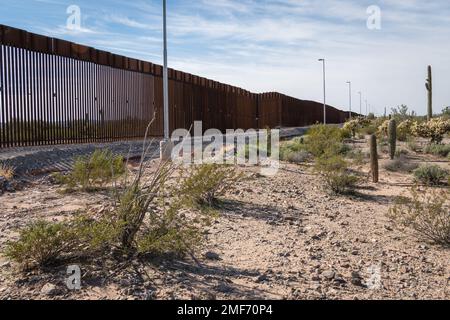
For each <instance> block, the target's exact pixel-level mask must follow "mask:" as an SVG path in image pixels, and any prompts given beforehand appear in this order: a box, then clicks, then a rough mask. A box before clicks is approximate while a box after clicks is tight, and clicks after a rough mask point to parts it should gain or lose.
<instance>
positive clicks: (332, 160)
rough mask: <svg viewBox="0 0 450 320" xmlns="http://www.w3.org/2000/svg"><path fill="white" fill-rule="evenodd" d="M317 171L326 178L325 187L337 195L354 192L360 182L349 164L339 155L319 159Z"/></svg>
mask: <svg viewBox="0 0 450 320" xmlns="http://www.w3.org/2000/svg"><path fill="white" fill-rule="evenodd" d="M316 171H317V172H319V173H320V174H321V175H322V177H323V178H324V182H325V186H326V187H327V188H328V189H329V190H330V191H331V192H333V193H336V194H348V193H351V192H353V191H354V189H355V188H356V186H357V185H358V183H359V181H360V179H359V177H357V176H356V175H354V174H352V173H351V172H350V171H349V170H348V168H347V162H346V161H345V160H344V159H343V158H342V156H339V155H335V156H331V157H323V158H319V159H317V163H316Z"/></svg>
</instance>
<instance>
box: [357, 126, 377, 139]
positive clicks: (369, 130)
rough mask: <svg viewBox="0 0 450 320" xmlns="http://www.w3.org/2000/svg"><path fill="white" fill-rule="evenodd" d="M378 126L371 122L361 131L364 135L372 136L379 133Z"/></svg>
mask: <svg viewBox="0 0 450 320" xmlns="http://www.w3.org/2000/svg"><path fill="white" fill-rule="evenodd" d="M377 130H378V128H377V126H376V125H375V124H373V123H371V124H370V125H368V126H366V127H363V128H361V130H360V133H362V134H363V135H364V136H370V135H372V134H375V133H377Z"/></svg>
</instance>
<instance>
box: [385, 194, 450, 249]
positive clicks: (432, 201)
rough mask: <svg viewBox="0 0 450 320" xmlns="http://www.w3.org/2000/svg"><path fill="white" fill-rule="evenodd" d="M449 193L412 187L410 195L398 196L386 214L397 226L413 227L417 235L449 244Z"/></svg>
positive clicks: (435, 241)
mask: <svg viewBox="0 0 450 320" xmlns="http://www.w3.org/2000/svg"><path fill="white" fill-rule="evenodd" d="M449 201H450V194H449V191H448V190H419V189H418V188H417V187H416V188H412V189H411V191H410V197H399V198H398V199H397V201H396V203H395V205H394V206H393V207H392V208H391V209H390V211H389V214H388V216H389V217H390V218H391V219H392V220H393V221H394V222H395V223H397V224H398V225H399V226H402V227H409V228H412V229H414V230H415V231H416V232H417V233H418V235H419V237H421V238H424V239H426V240H429V241H432V242H434V243H437V244H440V245H445V246H449V245H450V203H449Z"/></svg>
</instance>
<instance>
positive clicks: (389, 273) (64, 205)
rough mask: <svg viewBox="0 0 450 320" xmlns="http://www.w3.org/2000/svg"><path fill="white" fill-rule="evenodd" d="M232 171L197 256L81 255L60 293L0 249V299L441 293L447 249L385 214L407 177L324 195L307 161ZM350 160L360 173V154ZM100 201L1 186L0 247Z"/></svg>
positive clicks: (49, 279)
mask: <svg viewBox="0 0 450 320" xmlns="http://www.w3.org/2000/svg"><path fill="white" fill-rule="evenodd" d="M356 146H357V147H360V148H365V144H364V143H363V141H359V142H358V144H356ZM409 157H410V158H411V160H412V161H419V162H423V161H434V162H436V163H439V164H440V165H442V166H446V167H448V166H449V164H448V161H447V162H444V161H442V160H439V159H437V158H434V157H430V156H424V155H416V154H414V155H410V156H409ZM383 161H385V160H383ZM381 167H382V165H381ZM243 170H245V172H246V174H247V176H248V178H247V179H246V180H245V181H243V182H242V183H240V185H239V188H237V191H235V192H233V193H231V194H229V195H228V196H227V197H226V201H225V204H224V208H223V209H222V210H221V213H220V217H219V218H218V219H217V221H216V222H215V223H214V224H213V226H212V227H211V228H210V229H209V230H208V235H207V242H206V247H205V249H204V251H203V252H202V253H200V254H199V255H198V256H197V259H198V261H194V259H187V260H181V261H180V260H174V259H168V258H154V259H151V260H145V261H144V260H140V261H134V262H133V264H132V265H131V266H128V267H124V266H122V265H121V264H120V263H115V262H108V261H97V262H96V263H95V264H94V265H90V266H87V265H84V264H83V262H82V261H80V263H79V265H80V266H81V268H82V271H83V278H82V289H81V290H80V291H69V290H68V289H67V288H66V286H65V279H66V277H67V275H66V267H61V268H59V269H57V270H49V271H47V272H45V271H44V272H37V271H36V272H25V273H23V272H20V271H19V270H18V269H17V268H16V266H15V265H14V264H13V263H10V262H9V261H7V260H6V259H5V258H4V257H1V256H0V299H23V298H25V299H450V263H449V262H450V250H449V249H448V248H442V247H439V246H434V245H432V244H429V243H426V242H424V241H421V240H419V239H417V238H416V237H415V234H414V232H413V231H411V230H406V232H401V231H400V230H398V229H396V227H395V226H394V225H392V223H391V222H390V221H389V219H388V218H386V216H385V214H386V213H387V211H388V210H389V207H390V205H391V203H392V201H393V200H394V198H395V197H396V196H398V195H401V194H402V193H403V192H405V191H406V190H407V188H408V187H409V186H411V185H412V178H411V175H408V174H401V173H387V172H385V171H384V170H381V172H380V177H381V181H380V183H379V184H377V185H375V184H372V183H370V182H365V183H364V184H363V186H364V188H360V189H359V190H358V194H357V195H354V196H332V195H330V194H328V193H327V192H326V191H325V190H324V187H323V184H322V182H321V180H320V178H319V177H318V176H317V175H316V174H314V173H313V171H312V169H311V165H301V166H299V165H294V164H283V168H282V169H281V170H280V172H279V174H278V175H276V176H274V177H261V176H259V175H257V172H258V168H246V169H243ZM355 170H358V171H360V172H361V173H362V174H363V175H366V176H367V175H368V165H367V164H366V165H361V166H358V167H355ZM107 201H108V196H107V194H88V195H86V194H72V195H66V196H62V195H60V194H59V193H58V192H57V187H56V186H52V185H51V184H50V183H48V182H47V179H45V178H43V179H42V180H40V181H36V182H35V183H34V184H33V185H30V186H28V187H27V188H26V189H25V190H23V191H18V192H16V193H14V194H11V193H9V194H5V195H3V196H2V197H0V247H2V246H3V245H4V243H5V241H7V239H11V238H13V237H14V236H15V235H16V233H15V229H17V228H18V227H21V226H24V225H26V224H27V223H28V222H29V221H31V220H33V219H36V218H48V219H53V220H60V219H65V218H67V217H71V216H72V215H74V214H76V212H78V211H79V210H86V209H87V208H90V210H100V209H101V208H102V207H103V206H104V205H105V203H107ZM71 264H73V263H71ZM378 280H379V281H378Z"/></svg>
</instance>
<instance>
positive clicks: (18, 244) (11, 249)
mask: <svg viewBox="0 0 450 320" xmlns="http://www.w3.org/2000/svg"><path fill="white" fill-rule="evenodd" d="M76 242H77V238H76V237H75V236H74V233H73V232H72V230H71V229H70V228H69V227H68V225H67V224H65V223H52V222H47V221H43V220H40V221H37V222H33V223H31V224H30V225H28V226H27V227H25V228H23V229H22V230H20V231H19V239H18V240H17V241H10V242H8V243H7V245H6V250H5V255H6V256H7V257H9V258H10V259H12V260H14V261H16V262H18V263H19V264H21V265H23V266H26V267H31V266H34V265H37V266H41V267H42V266H46V265H48V264H50V263H52V262H54V261H55V260H57V259H58V258H59V257H60V255H61V254H62V253H64V252H67V251H70V250H71V249H73V246H74V245H75V243H76Z"/></svg>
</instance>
